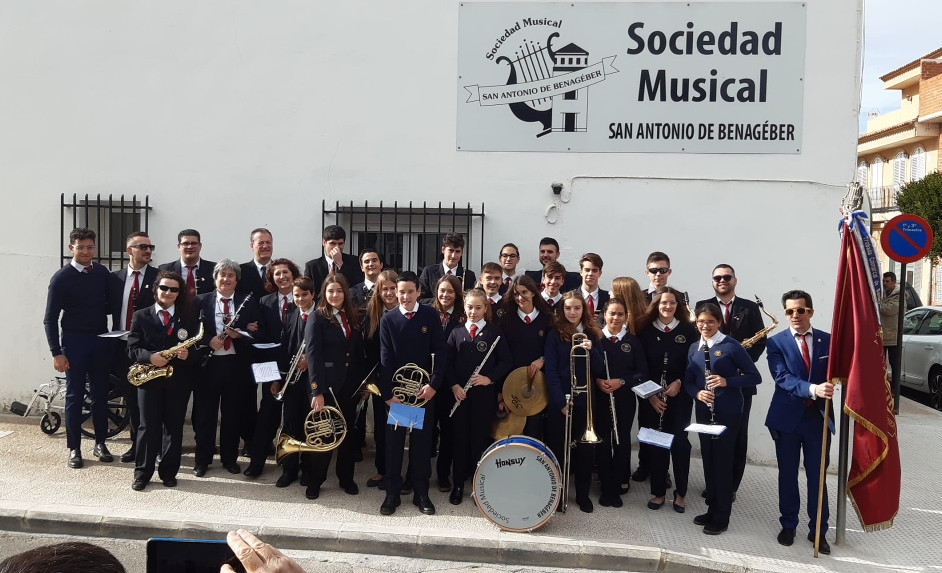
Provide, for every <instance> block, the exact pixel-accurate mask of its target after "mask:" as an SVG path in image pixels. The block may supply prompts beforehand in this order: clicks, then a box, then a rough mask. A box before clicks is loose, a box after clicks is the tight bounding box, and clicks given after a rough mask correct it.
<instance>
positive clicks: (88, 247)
mask: <svg viewBox="0 0 942 573" xmlns="http://www.w3.org/2000/svg"><path fill="white" fill-rule="evenodd" d="M72 249H73V250H75V251H94V250H95V245H72Z"/></svg>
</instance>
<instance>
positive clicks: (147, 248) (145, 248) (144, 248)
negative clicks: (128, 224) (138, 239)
mask: <svg viewBox="0 0 942 573" xmlns="http://www.w3.org/2000/svg"><path fill="white" fill-rule="evenodd" d="M131 248H132V249H140V250H142V251H153V250H155V249H156V248H157V245H131Z"/></svg>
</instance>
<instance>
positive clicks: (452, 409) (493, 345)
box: [448, 336, 500, 418]
mask: <svg viewBox="0 0 942 573" xmlns="http://www.w3.org/2000/svg"><path fill="white" fill-rule="evenodd" d="M498 342H500V336H498V337H497V338H495V339H494V342H492V343H491V347H490V348H488V349H487V354H485V355H484V360H482V361H481V363H480V364H478V365H477V366H476V367H475V368H474V372H472V373H471V378H468V383H467V384H465V385H464V391H465V392H466V393H467V391H468V390H470V389H471V379H472V378H474V377H475V376H477V375H478V374H479V373H480V372H481V368H484V363H485V362H487V359H488V358H490V356H491V352H494V348H496V347H497V343H498ZM460 405H461V402H455V405H454V406H452V407H451V412H449V413H448V417H449V418H451V417H452V416H454V415H455V410H457V409H458V406H460Z"/></svg>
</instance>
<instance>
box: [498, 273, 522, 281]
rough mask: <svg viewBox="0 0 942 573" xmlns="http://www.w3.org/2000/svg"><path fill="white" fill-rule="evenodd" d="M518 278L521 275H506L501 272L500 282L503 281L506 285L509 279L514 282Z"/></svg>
mask: <svg viewBox="0 0 942 573" xmlns="http://www.w3.org/2000/svg"><path fill="white" fill-rule="evenodd" d="M518 276H520V273H514V274H512V275H508V274H507V273H505V272H503V271H502V272H501V279H500V280H501V282H503V283H506V282H507V279H510V280H514V279H515V278H517V277H518Z"/></svg>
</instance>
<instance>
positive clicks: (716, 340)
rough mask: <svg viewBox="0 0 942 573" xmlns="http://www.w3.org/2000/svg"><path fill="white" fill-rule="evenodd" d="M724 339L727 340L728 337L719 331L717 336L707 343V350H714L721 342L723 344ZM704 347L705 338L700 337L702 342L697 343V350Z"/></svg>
mask: <svg viewBox="0 0 942 573" xmlns="http://www.w3.org/2000/svg"><path fill="white" fill-rule="evenodd" d="M724 338H726V335H725V334H723V333H722V332H720V331H719V330H717V331H716V334H714V335H713V336H711V337H710V338H709V340H707V341H706V342H707V348H713V346H714V345H715V344H717V343H719V342H723V339H724ZM702 347H703V337H700V342H698V343H697V348H702Z"/></svg>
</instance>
